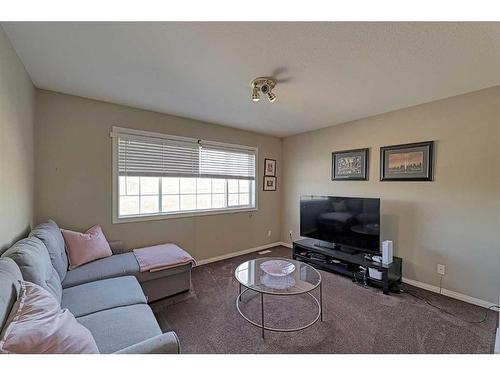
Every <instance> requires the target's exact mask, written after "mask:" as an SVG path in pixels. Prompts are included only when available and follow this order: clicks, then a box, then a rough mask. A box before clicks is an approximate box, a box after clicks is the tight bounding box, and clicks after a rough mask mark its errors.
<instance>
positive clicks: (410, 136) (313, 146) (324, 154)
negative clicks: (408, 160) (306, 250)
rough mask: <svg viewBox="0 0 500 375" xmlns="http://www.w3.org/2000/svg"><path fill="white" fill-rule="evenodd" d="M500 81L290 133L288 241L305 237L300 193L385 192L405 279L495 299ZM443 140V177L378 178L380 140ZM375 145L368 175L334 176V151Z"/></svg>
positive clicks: (385, 230) (499, 284)
mask: <svg viewBox="0 0 500 375" xmlns="http://www.w3.org/2000/svg"><path fill="white" fill-rule="evenodd" d="M499 111H500V87H496V88H492V89H487V90H482V91H479V92H474V93H470V94H467V95H461V96H457V97H453V98H449V99H445V100H440V101H436V102H432V103H428V104H424V105H419V106H416V107H412V108H408V109H403V110H399V111H396V112H391V113H387V114H383V115H379V116H375V117H371V118H367V119H363V120H359V121H354V122H351V123H347V124H342V125H337V126H333V127H328V128H325V129H321V130H317V131H313V132H309V133H304V134H300V135H296V136H292V137H288V138H285V139H284V142H283V160H284V161H285V165H284V169H283V175H282V186H284V193H283V210H282V238H283V240H284V241H287V240H288V231H289V229H292V230H293V232H294V233H295V235H298V234H299V197H300V195H302V194H328V195H339V196H360V197H380V198H381V214H382V217H381V225H382V235H381V237H382V239H393V240H394V241H395V252H396V255H399V256H401V257H403V275H404V277H406V278H409V279H413V280H417V281H420V282H424V283H428V284H431V285H435V286H438V285H439V277H438V275H437V273H436V264H437V263H442V264H445V265H446V275H445V276H444V278H443V284H442V285H443V288H445V289H449V290H452V291H455V292H459V293H463V294H466V295H469V296H473V297H476V298H480V299H483V300H487V301H492V302H495V301H498V295H499V293H500V164H499V162H500V139H499V128H500V115H499ZM427 140H435V141H436V154H435V157H436V160H435V181H433V182H380V181H379V151H380V150H379V148H380V147H381V146H387V145H394V144H402V143H410V142H418V141H427ZM362 147H369V148H370V162H369V174H370V178H369V181H355V182H345V181H331V157H332V156H331V152H332V151H335V150H346V149H354V148H362Z"/></svg>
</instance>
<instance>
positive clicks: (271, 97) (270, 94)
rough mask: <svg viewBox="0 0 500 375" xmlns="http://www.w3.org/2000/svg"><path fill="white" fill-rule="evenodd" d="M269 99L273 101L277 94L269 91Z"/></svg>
mask: <svg viewBox="0 0 500 375" xmlns="http://www.w3.org/2000/svg"><path fill="white" fill-rule="evenodd" d="M267 99H269V101H270V102H271V103H272V102H274V101H275V100H276V95H275V94H273V93H272V92H271V91H269V93H268V94H267Z"/></svg>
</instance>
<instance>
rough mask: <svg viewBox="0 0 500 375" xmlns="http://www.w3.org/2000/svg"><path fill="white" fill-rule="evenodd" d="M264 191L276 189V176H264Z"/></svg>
mask: <svg viewBox="0 0 500 375" xmlns="http://www.w3.org/2000/svg"><path fill="white" fill-rule="evenodd" d="M264 191H276V177H273V176H264Z"/></svg>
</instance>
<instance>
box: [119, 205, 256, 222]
mask: <svg viewBox="0 0 500 375" xmlns="http://www.w3.org/2000/svg"><path fill="white" fill-rule="evenodd" d="M254 211H257V207H242V208H234V209H233V208H229V209H228V208H225V209H222V210H209V211H186V212H179V213H174V214H163V213H161V214H153V215H143V216H141V215H138V216H129V217H115V218H113V224H122V223H134V222H141V221H155V220H166V219H180V218H187V217H196V216H208V215H221V214H235V213H241V212H254Z"/></svg>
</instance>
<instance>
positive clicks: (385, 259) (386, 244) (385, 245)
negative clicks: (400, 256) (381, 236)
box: [382, 240, 393, 264]
mask: <svg viewBox="0 0 500 375" xmlns="http://www.w3.org/2000/svg"><path fill="white" fill-rule="evenodd" d="M392 251H393V249H392V241H389V240H386V241H383V242H382V263H383V264H391V263H392Z"/></svg>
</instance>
